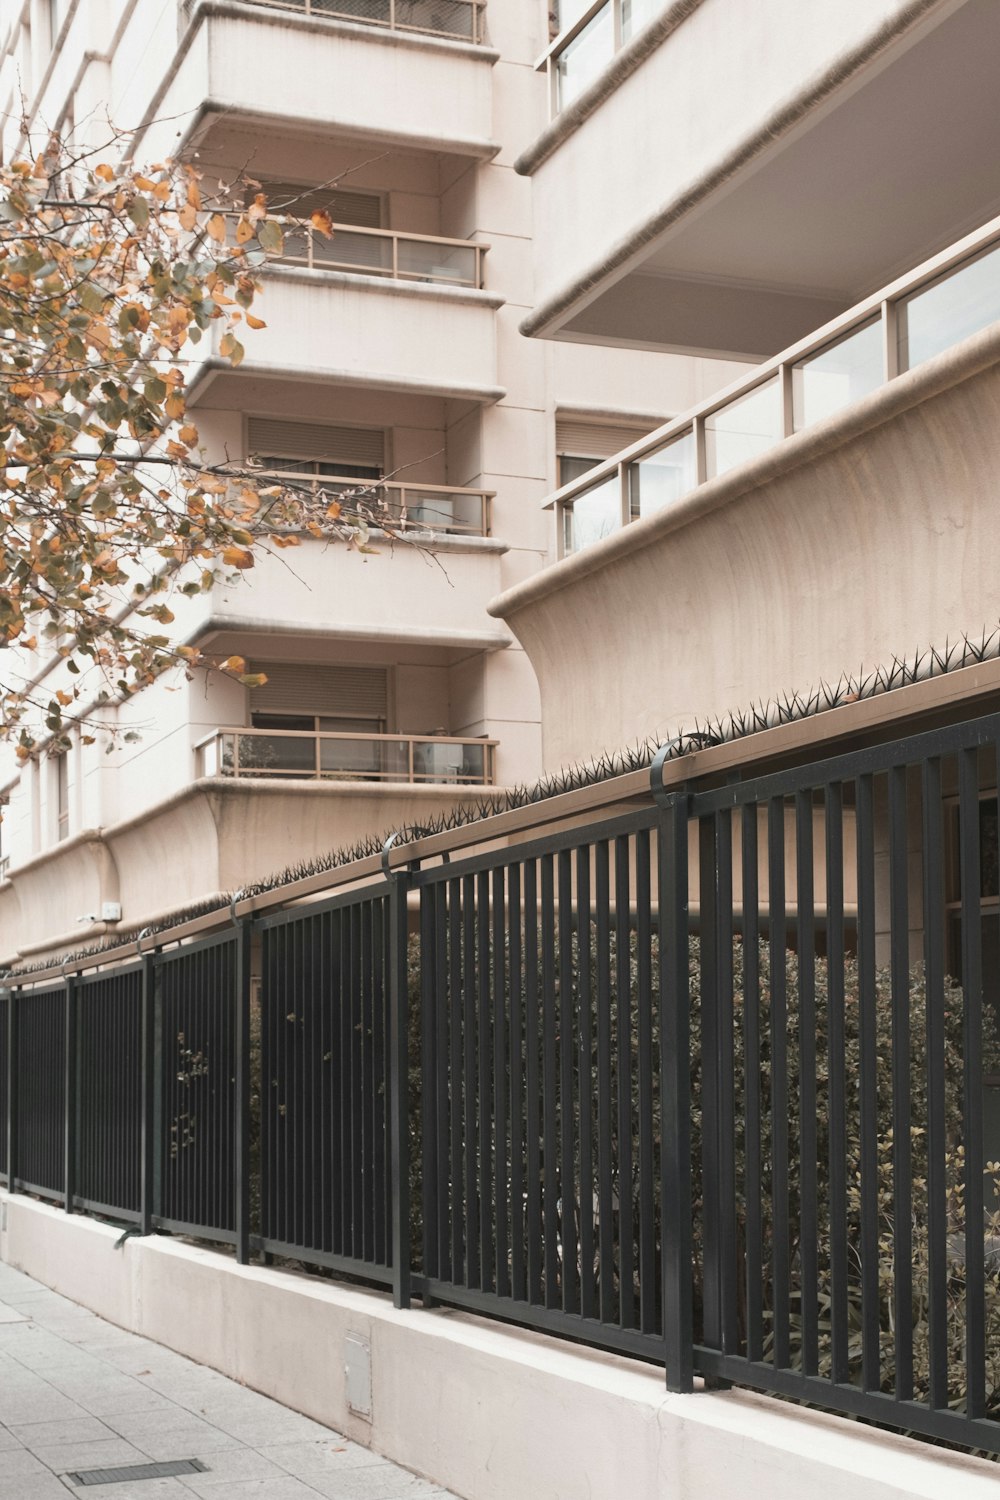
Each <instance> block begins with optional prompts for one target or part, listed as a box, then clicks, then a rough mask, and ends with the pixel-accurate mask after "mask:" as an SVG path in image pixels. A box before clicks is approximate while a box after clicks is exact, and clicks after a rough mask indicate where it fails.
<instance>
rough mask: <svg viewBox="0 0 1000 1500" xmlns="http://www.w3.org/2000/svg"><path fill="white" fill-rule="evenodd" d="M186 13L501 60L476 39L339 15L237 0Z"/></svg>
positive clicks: (206, 0)
mask: <svg viewBox="0 0 1000 1500" xmlns="http://www.w3.org/2000/svg"><path fill="white" fill-rule="evenodd" d="M188 15H189V17H190V20H191V24H192V25H193V24H194V23H195V22H196V21H197V20H199V19H200V17H201V16H203V15H209V16H235V17H236V18H237V19H238V20H244V21H257V22H262V23H263V24H264V25H266V26H281V27H285V28H287V27H289V26H294V27H295V29H296V31H312V32H317V33H318V34H320V35H321V36H329V34H330V33H331V32H333V33H334V34H336V33H338V32H340V33H342V34H344V35H345V36H352V37H359V38H362V39H363V40H364V41H366V42H375V43H376V44H377V45H379V46H382V47H405V48H406V50H407V51H409V52H413V51H416V52H440V51H444V52H445V53H447V54H450V55H451V56H456V55H457V56H459V57H469V58H472V59H473V61H474V62H485V63H488V64H489V66H490V67H492V66H493V64H494V63H496V62H499V61H500V53H499V52H496V51H495V50H494V49H493V48H492V47H488V46H484V45H480V44H479V43H478V42H463V41H460V40H455V39H453V38H452V37H445V36H434V35H433V34H432V33H431V32H422V31H392V30H390V28H389V27H388V26H375V25H365V23H364V22H363V21H356V22H355V21H346V20H344V19H343V18H341V17H340V16H321V15H315V16H307V15H300V14H298V13H296V12H295V11H293V10H281V9H275V10H271V11H269V10H267V9H266V8H265V7H264V6H261V5H241V4H240V0H195V3H194V4H193V5H192V6H190V8H189V10H188Z"/></svg>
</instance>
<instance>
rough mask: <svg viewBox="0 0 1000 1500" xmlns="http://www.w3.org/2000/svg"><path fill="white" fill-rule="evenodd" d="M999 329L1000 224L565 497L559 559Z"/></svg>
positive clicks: (558, 500) (609, 463)
mask: <svg viewBox="0 0 1000 1500" xmlns="http://www.w3.org/2000/svg"><path fill="white" fill-rule="evenodd" d="M998 320H1000V219H993V220H991V221H990V223H988V224H986V225H984V227H983V228H982V229H980V230H978V231H976V233H974V234H971V235H968V236H966V237H965V238H964V239H962V240H960V241H959V242H958V243H957V244H955V245H953V246H951V248H950V249H948V250H946V251H944V252H943V253H942V254H941V255H938V256H935V257H934V258H933V259H931V260H929V261H925V262H924V264H923V265H921V266H919V267H917V268H916V269H915V270H913V271H911V272H908V273H907V274H906V275H905V276H903V277H900V278H899V279H898V280H897V281H895V282H893V283H892V285H891V286H889V287H887V288H884V289H883V290H882V291H879V292H877V293H875V294H874V295H873V296H871V297H868V298H866V299H865V301H864V302H861V303H859V304H858V306H857V307H854V308H852V309H851V311H850V312H848V313H845V314H844V315H843V316H842V317H840V318H837V319H835V320H834V321H833V322H831V323H828V324H826V325H825V326H824V327H823V328H821V329H819V330H818V331H817V332H816V333H815V334H813V335H811V336H810V337H809V338H807V339H803V340H800V341H799V343H797V344H795V345H793V346H792V347H791V348H790V349H786V350H785V351H784V352H783V353H781V354H779V355H777V356H776V357H775V358H774V359H771V360H768V361H767V362H766V363H765V364H763V365H759V366H758V367H757V368H756V369H754V370H753V371H752V372H751V373H750V374H749V375H747V376H745V377H744V378H743V379H742V380H740V381H738V382H737V383H736V384H735V385H732V386H730V387H729V388H728V389H727V390H726V391H725V392H723V393H722V394H721V395H717V396H714V397H712V398H711V399H710V400H707V401H705V402H702V404H701V405H700V406H698V407H696V408H695V409H694V410H693V411H689V412H685V413H684V414H683V415H681V416H679V417H676V418H674V419H673V420H672V421H670V422H667V423H665V424H664V426H662V427H660V428H658V429H657V430H656V431H655V432H654V433H651V434H650V436H649V437H648V438H644V439H643V440H642V442H641V443H635V444H633V445H632V447H630V448H628V449H626V450H625V452H624V453H622V454H620V455H618V456H617V457H615V458H611V459H608V460H606V461H605V462H604V463H602V464H599V465H597V466H596V467H595V468H594V469H593V470H592V471H591V472H589V473H588V474H586V475H584V476H582V477H581V478H580V479H578V480H575V481H574V482H573V483H572V484H569V485H566V486H564V488H563V489H562V490H560V491H559V492H558V494H557V495H556V496H555V497H554V499H553V501H551V502H550V504H554V505H555V506H556V509H557V511H558V516H559V528H558V531H559V536H558V544H559V549H560V555H561V556H565V555H567V554H569V553H572V552H579V551H580V550H581V549H582V548H583V547H587V546H590V545H592V544H593V543H595V542H598V541H601V540H602V539H603V538H604V537H606V536H610V535H611V534H612V533H613V532H615V531H618V530H619V529H620V528H621V527H623V526H626V525H629V524H630V523H631V522H633V521H637V520H639V519H641V518H643V517H645V516H649V515H653V514H654V513H656V512H657V511H660V510H664V509H667V508H669V507H671V506H673V505H674V504H676V503H677V502H678V501H680V500H681V499H682V498H683V497H684V496H685V495H687V494H689V493H690V492H691V491H692V490H695V489H696V488H697V487H698V486H700V485H702V484H705V483H707V482H708V481H710V480H712V479H715V478H717V477H718V476H719V475H721V474H724V473H726V472H727V471H728V470H730V469H734V468H736V467H737V466H738V465H739V464H741V463H744V462H745V461H747V460H749V459H753V458H757V457H759V456H760V455H762V454H764V453H766V452H767V451H768V450H769V449H771V448H774V447H776V446H777V445H778V444H779V443H781V442H782V441H783V440H784V439H786V438H789V437H791V436H793V435H794V434H795V433H798V432H801V431H803V430H804V429H805V428H807V427H810V426H811V425H812V424H813V423H815V422H819V421H821V420H823V419H824V418H827V417H831V416H833V415H835V414H836V413H837V412H839V411H842V410H844V409H845V408H846V407H848V406H850V405H852V404H853V403H855V402H857V401H859V400H860V399H861V398H862V397H864V396H866V395H868V394H870V393H871V392H872V391H874V390H876V389H877V388H878V387H879V386H881V385H883V384H885V383H886V382H888V381H891V380H894V379H896V378H897V377H898V376H900V375H903V374H905V373H906V372H907V371H909V370H912V369H914V368H915V367H917V366H918V365H920V364H922V363H923V362H924V361H925V360H928V359H930V358H931V357H932V356H933V355H936V354H941V353H943V352H944V351H945V350H947V349H949V348H951V347H952V346H953V345H956V344H958V343H960V342H961V341H962V340H963V339H965V338H967V337H968V336H969V335H970V334H973V333H976V332H978V331H979V330H980V329H983V328H986V327H988V326H989V325H990V324H991V323H994V322H997V321H998Z"/></svg>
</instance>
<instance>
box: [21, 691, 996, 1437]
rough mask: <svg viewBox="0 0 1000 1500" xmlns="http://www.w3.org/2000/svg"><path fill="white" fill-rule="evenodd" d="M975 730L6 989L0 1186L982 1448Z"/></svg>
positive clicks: (790, 772) (987, 996)
mask: <svg viewBox="0 0 1000 1500" xmlns="http://www.w3.org/2000/svg"><path fill="white" fill-rule="evenodd" d="M998 737H1000V717H990V718H983V719H980V720H977V721H975V722H972V723H968V724H963V725H958V726H953V727H950V728H947V729H942V730H935V731H931V732H928V733H924V734H922V735H916V736H912V737H910V738H908V739H906V740H900V741H897V742H895V743H893V744H886V745H880V746H876V747H874V748H868V749H865V750H861V751H858V752H856V753H852V754H849V755H845V756H840V757H838V758H836V759H831V760H828V761H824V762H820V763H815V762H814V763H812V764H809V765H797V766H794V767H792V768H789V769H784V770H780V771H777V772H772V773H769V774H765V775H760V774H755V775H749V776H747V777H746V778H745V779H739V778H738V777H733V778H732V779H730V780H726V781H724V782H722V781H720V780H717V781H716V783H715V784H711V783H710V782H708V781H703V782H701V783H698V784H692V785H687V786H680V785H677V786H674V787H673V788H671V789H669V790H665V789H664V788H663V787H662V786H661V785H660V781H659V777H658V768H654V776H653V785H654V788H655V790H654V791H653V792H652V793H651V795H650V796H649V797H648V798H646V799H642V801H643V805H640V806H639V807H638V808H635V803H634V801H633V803H632V807H633V808H635V810H627V811H624V812H622V813H621V814H619V815H617V816H615V817H613V818H609V819H607V820H606V821H601V822H590V823H587V822H586V821H580V822H578V823H577V824H576V825H575V826H572V827H569V828H563V829H560V830H558V831H556V832H546V833H544V834H539V835H538V836H537V837H533V838H531V839H530V841H527V842H521V843H510V842H506V843H502V844H500V845H499V846H496V847H493V848H492V849H489V850H488V851H487V852H478V853H474V854H471V855H467V856H463V857H461V858H456V859H455V861H454V862H447V861H446V862H445V863H443V864H436V863H429V862H428V863H425V864H424V865H423V866H422V867H421V866H420V865H419V864H413V865H411V866H402V867H400V868H396V869H393V870H389V869H388V862H387V869H386V872H385V874H384V876H383V877H380V878H374V879H370V880H368V882H367V883H366V884H364V885H359V886H356V887H355V888H353V889H349V890H347V891H345V892H342V893H340V894H337V895H333V896H328V897H325V898H323V899H321V900H313V901H310V902H307V903H303V904H298V905H293V906H289V907H287V908H286V909H283V910H276V911H274V912H273V913H271V914H268V915H259V916H254V917H251V918H248V919H246V920H244V921H242V922H239V923H236V924H233V925H232V926H230V927H228V928H226V929H225V930H224V931H223V932H222V933H221V934H218V935H216V936H214V937H212V938H209V939H206V940H203V941H201V942H198V943H191V944H181V945H173V946H164V947H162V948H161V950H160V951H159V952H158V953H156V954H153V955H145V956H143V957H142V959H141V961H139V962H134V963H132V964H130V965H126V966H125V967H122V968H117V969H108V970H103V971H98V972H97V973H96V974H92V975H89V976H87V977H82V978H77V977H70V978H69V979H68V980H67V981H66V982H64V983H63V984H61V985H60V986H59V987H56V988H50V987H45V986H40V987H38V988H36V989H31V988H30V987H28V986H25V987H24V988H23V989H22V990H20V991H15V993H14V995H13V997H12V999H11V1000H0V1061H5V1063H6V1066H5V1067H4V1069H3V1072H2V1079H3V1081H0V1091H2V1092H0V1099H2V1100H3V1104H4V1108H3V1114H4V1118H5V1120H6V1142H7V1148H6V1163H5V1164H6V1165H7V1167H8V1171H9V1174H10V1179H11V1182H12V1185H13V1186H14V1187H15V1188H23V1189H26V1190H29V1191H33V1192H37V1193H39V1194H41V1195H43V1196H47V1197H50V1198H55V1199H56V1200H57V1201H61V1202H65V1203H66V1204H67V1205H68V1206H74V1207H78V1208H79V1207H82V1208H85V1209H88V1210H91V1211H100V1212H103V1213H106V1214H110V1215H113V1216H114V1217H117V1218H121V1219H123V1220H125V1221H134V1222H137V1223H138V1224H139V1225H140V1226H141V1227H142V1228H143V1229H144V1230H146V1231H149V1230H151V1229H153V1228H159V1229H164V1230H173V1231H177V1232H183V1233H186V1234H192V1235H197V1236H200V1237H203V1238H207V1239H212V1240H216V1241H222V1242H228V1243H231V1244H233V1245H234V1247H235V1250H236V1254H237V1256H238V1258H239V1259H240V1260H241V1261H245V1260H247V1259H248V1258H249V1256H250V1255H251V1254H253V1253H263V1254H265V1255H268V1256H281V1257H286V1258H293V1259H295V1260H297V1261H303V1262H305V1263H307V1264H310V1265H316V1266H323V1267H329V1268H331V1269H333V1270H335V1271H338V1272H343V1273H349V1274H352V1275H356V1276H360V1277H363V1278H364V1279H366V1280H368V1281H370V1282H374V1283H376V1284H382V1285H386V1286H391V1288H392V1290H393V1294H394V1297H395V1299H396V1301H397V1303H398V1304H404V1303H406V1302H407V1301H408V1299H409V1297H410V1296H411V1294H412V1293H414V1292H415V1293H416V1294H418V1295H420V1296H422V1297H424V1299H425V1300H427V1301H435V1300H436V1301H441V1302H445V1303H449V1304H452V1305H455V1306H460V1307H464V1308H468V1309H471V1310H474V1311H477V1312H479V1313H481V1314H485V1315H486V1316H495V1317H499V1318H502V1319H504V1320H507V1321H510V1322H514V1323H519V1324H523V1325H525V1326H529V1327H533V1328H538V1329H543V1330H548V1331H551V1332H554V1333H559V1334H563V1335H566V1336H569V1337H571V1338H575V1339H578V1340H582V1341H585V1342H587V1343H590V1344H593V1345H596V1346H598V1347H601V1348H605V1349H609V1350H612V1351H616V1352H620V1353H629V1354H635V1355H638V1356H640V1357H642V1358H645V1359H651V1360H656V1361H660V1362H662V1363H663V1364H664V1365H665V1367H666V1374H667V1382H668V1385H669V1386H670V1387H671V1388H672V1389H675V1390H685V1389H691V1386H692V1383H693V1378H694V1375H695V1374H700V1375H702V1376H704V1377H705V1378H706V1379H707V1380H708V1381H709V1382H714V1383H720V1382H721V1383H738V1384H742V1385H748V1386H751V1387H755V1388H758V1389H761V1390H765V1391H770V1392H774V1393H776V1394H779V1395H785V1396H792V1397H797V1398H800V1399H802V1400H805V1401H808V1402H810V1403H812V1404H814V1405H817V1406H820V1407H823V1408H826V1409H829V1410H833V1411H840V1412H844V1413H848V1414H854V1415H858V1416H862V1417H865V1418H868V1419H870V1420H873V1421H877V1422H882V1423H884V1424H887V1425H889V1426H893V1427H896V1428H900V1429H902V1430H906V1431H915V1432H919V1433H922V1434H925V1435H927V1436H931V1437H937V1438H940V1439H944V1440H947V1441H951V1442H955V1443H965V1444H967V1445H970V1446H973V1447H976V1448H982V1449H988V1450H992V1451H997V1452H1000V1421H998V1420H997V1419H998V1417H1000V1213H998V1205H1000V1167H998V1166H996V1165H995V1162H996V1161H997V1160H1000V1111H997V1110H995V1109H994V1102H995V1101H996V1100H997V1099H998V1098H1000V1094H998V1093H997V1092H996V1091H994V1089H993V1083H994V1081H996V1080H997V1079H1000V847H998V845H1000V841H998V826H1000V819H998V798H997V770H998V764H997V762H998ZM484 832H488V830H487V829H484ZM455 842H456V850H457V847H458V840H457V839H456V841H455ZM404 858H405V855H404ZM168 938H169V935H167V937H166V938H161V939H160V941H161V942H166V941H167V939H168ZM4 1023H6V1024H4ZM995 1119H996V1131H995V1137H994V1123H993V1122H994V1120H995ZM0 1141H2V1137H0ZM0 1163H4V1158H3V1157H0Z"/></svg>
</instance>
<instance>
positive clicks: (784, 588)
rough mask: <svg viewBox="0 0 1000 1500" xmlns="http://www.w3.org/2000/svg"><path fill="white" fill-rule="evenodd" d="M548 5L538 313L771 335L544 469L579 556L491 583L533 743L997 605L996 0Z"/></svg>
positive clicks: (626, 730) (816, 679) (740, 690)
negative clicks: (649, 423)
mask: <svg viewBox="0 0 1000 1500" xmlns="http://www.w3.org/2000/svg"><path fill="white" fill-rule="evenodd" d="M558 20H559V28H560V29H559V31H558V34H557V35H556V36H555V37H554V39H553V40H552V42H551V44H550V46H549V48H548V51H547V53H546V54H545V55H544V56H543V57H542V58H541V60H540V63H539V71H540V72H545V73H546V74H547V75H548V79H549V89H550V106H551V117H550V120H549V123H548V124H547V125H546V126H545V128H544V129H543V130H542V131H540V132H539V134H538V136H537V137H536V139H535V141H534V142H533V144H532V145H531V146H529V147H528V149H527V150H526V151H525V152H523V153H522V155H521V156H520V158H519V159H518V161H517V162H516V164H515V166H516V170H517V171H518V172H519V173H521V174H524V175H526V176H528V177H529V178H530V180H531V183H532V188H533V198H532V202H533V209H534V226H535V228H534V236H533V247H534V256H535V302H534V306H533V308H532V311H531V312H530V313H529V315H528V316H527V318H526V319H525V320H524V321H523V322H522V325H521V327H522V331H523V332H525V333H527V334H529V335H531V336H534V337H536V338H543V339H549V340H554V341H556V345H557V347H561V348H563V349H565V350H570V349H573V348H577V347H579V346H580V344H581V343H583V342H588V343H590V342H597V343H600V344H603V345H604V346H605V347H606V348H607V349H609V350H611V349H615V350H620V349H626V348H628V349H634V350H646V351H652V350H662V351H674V352H677V351H680V352H683V353H687V354H690V355H705V354H714V355H717V356H722V357H724V358H726V359H734V358H735V359H744V360H752V361H754V364H753V366H752V367H751V368H750V369H749V372H748V373H744V374H743V375H741V377H740V378H739V379H738V380H737V381H736V382H734V384H733V385H732V386H731V387H730V388H729V389H728V390H725V391H723V390H721V389H719V390H717V391H716V392H715V393H713V395H712V397H711V398H710V399H708V400H706V401H704V402H702V403H701V404H696V405H694V406H693V407H692V408H691V409H689V410H688V411H687V412H684V413H681V414H680V415H679V416H678V417H677V419H676V420H674V421H673V422H671V423H669V424H667V425H666V426H665V427H664V428H663V429H662V430H661V431H660V432H658V433H657V434H655V435H654V436H653V437H652V438H650V440H649V441H648V442H644V443H638V444H635V445H632V446H630V447H629V448H627V449H624V450H623V451H622V453H621V454H619V455H616V456H615V457H613V458H612V459H611V460H609V461H608V462H607V463H606V464H605V465H604V466H602V468H601V469H599V470H597V471H595V473H594V474H588V475H587V476H586V477H585V478H583V479H580V480H578V481H576V482H574V483H571V484H569V485H564V486H563V487H562V488H561V489H560V490H559V491H558V492H556V493H555V494H554V495H552V496H550V497H549V504H550V505H551V506H552V508H553V509H554V511H555V512H556V516H557V520H558V527H557V529H558V533H559V535H558V546H559V549H560V552H561V553H562V554H564V555H563V558H562V560H561V561H559V562H558V563H557V564H556V565H555V566H553V567H550V568H547V569H544V570H542V571H541V572H539V573H537V574H535V575H533V576H532V577H531V578H530V579H525V580H524V581H522V582H521V583H519V584H517V585H515V586H514V588H513V589H511V590H509V591H507V592H506V593H505V594H504V596H503V597H502V598H501V599H500V600H499V601H498V602H497V604H496V606H495V610H494V614H495V617H496V618H499V619H502V620H504V621H505V622H506V623H508V624H509V625H510V626H511V627H512V628H513V630H514V632H515V633H516V635H517V637H518V639H519V640H520V642H521V643H522V645H524V647H525V648H526V649H527V651H528V654H529V656H530V658H531V661H532V664H533V665H534V667H535V669H536V672H537V674H538V678H539V683H540V687H541V696H542V704H543V726H544V734H545V760H546V762H547V763H548V764H550V765H557V764H559V763H561V762H563V761H565V760H568V759H574V758H580V757H586V756H588V755H592V754H594V753H595V752H597V751H600V750H603V749H605V748H606V747H610V746H614V745H619V744H621V743H623V742H626V741H629V740H634V739H636V738H639V737H642V736H645V735H653V736H658V737H662V738H666V737H668V736H669V735H670V734H672V733H676V732H677V731H678V730H679V729H680V728H682V727H691V726H692V725H693V724H694V723H695V722H696V721H704V720H705V719H706V718H708V717H711V716H714V715H722V714H725V713H726V712H727V711H729V710H732V709H735V708H738V707H741V706H746V705H747V704H748V703H749V702H751V701H756V702H760V701H762V700H763V701H766V700H768V699H771V698H774V697H776V696H780V695H781V694H784V693H787V692H792V691H798V692H803V691H808V690H809V689H811V688H813V687H815V686H817V685H818V684H820V683H823V682H831V681H836V680H837V679H838V677H839V676H840V675H841V674H842V673H844V672H851V671H857V670H858V669H859V668H860V667H861V665H862V664H864V665H865V666H867V667H868V668H871V667H872V666H874V665H877V664H882V663H889V662H891V661H892V659H893V657H894V656H904V655H908V656H909V657H911V658H912V657H913V655H914V653H915V652H916V651H918V650H926V649H927V648H928V647H930V646H936V647H938V648H943V647H944V646H945V644H946V642H952V643H953V642H954V641H955V640H956V639H958V638H960V637H961V636H962V635H963V634H964V633H968V634H971V635H973V636H977V637H978V636H979V635H981V633H982V632H983V630H984V628H985V630H986V632H987V633H989V632H990V631H992V630H994V629H995V627H996V626H997V621H998V617H1000V591H998V589H997V585H996V573H995V568H994V567H993V559H994V557H995V556H996V552H997V545H998V542H1000V527H998V507H997V504H996V479H995V476H996V473H997V457H998V455H997V452H996V441H997V439H996V434H997V422H996V403H997V397H998V381H1000V270H998V268H1000V248H998V246H1000V221H998V220H997V219H996V218H995V216H996V215H997V213H998V211H1000V186H998V178H997V172H996V163H997V159H998V148H1000V124H998V117H997V112H996V108H995V99H996V57H997V55H998V44H1000V7H998V6H997V5H996V4H995V3H994V0H856V3H855V0H812V3H810V4H808V5H803V4H801V3H800V0H764V3H761V4H753V5H747V4H745V3H742V0H673V3H669V4H668V3H659V4H653V5H638V4H636V3H635V0H593V3H590V4H586V3H580V0H574V3H573V4H564V5H563V7H562V11H561V13H560V16H559V18H558ZM724 379H728V376H726V377H724ZM724 379H720V381H719V387H720V388H721V387H722V386H723V384H724ZM583 632H586V637H587V638H588V639H594V638H596V639H599V640H600V642H601V650H600V652H596V653H595V652H591V651H583V650H581V649H580V642H581V639H583Z"/></svg>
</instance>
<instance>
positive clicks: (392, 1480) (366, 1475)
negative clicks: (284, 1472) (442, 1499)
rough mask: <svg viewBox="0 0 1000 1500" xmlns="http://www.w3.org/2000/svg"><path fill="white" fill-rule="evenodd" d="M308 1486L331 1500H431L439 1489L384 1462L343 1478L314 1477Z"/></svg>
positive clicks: (335, 1475) (309, 1480) (310, 1476)
mask: <svg viewBox="0 0 1000 1500" xmlns="http://www.w3.org/2000/svg"><path fill="white" fill-rule="evenodd" d="M308 1483H309V1484H310V1485H312V1487H313V1489H314V1490H316V1491H317V1492H318V1493H319V1494H321V1495H328V1496H330V1500H397V1497H398V1500H427V1497H428V1496H430V1495H433V1493H434V1491H435V1489H437V1490H438V1492H439V1493H440V1487H439V1486H436V1485H433V1484H429V1483H428V1481H427V1480H426V1479H418V1478H417V1476H416V1474H410V1473H408V1472H407V1470H405V1469H400V1468H397V1466H396V1465H395V1464H391V1463H389V1462H388V1461H387V1460H386V1459H382V1460H381V1461H380V1462H379V1463H377V1464H369V1465H367V1466H366V1467H365V1468H363V1469H345V1470H344V1471H343V1472H342V1473H340V1474H310V1475H309V1479H308Z"/></svg>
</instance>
